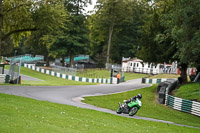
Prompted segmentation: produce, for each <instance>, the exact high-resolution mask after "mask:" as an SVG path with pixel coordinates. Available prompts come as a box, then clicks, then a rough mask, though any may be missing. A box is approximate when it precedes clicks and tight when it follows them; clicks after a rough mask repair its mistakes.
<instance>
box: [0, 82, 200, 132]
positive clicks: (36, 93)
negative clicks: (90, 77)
mask: <svg viewBox="0 0 200 133" xmlns="http://www.w3.org/2000/svg"><path fill="white" fill-rule="evenodd" d="M148 86H150V85H149V84H141V79H135V80H130V81H127V82H125V83H120V84H100V85H84V86H0V93H5V94H11V95H17V96H23V97H28V98H32V99H36V100H41V101H49V102H53V103H60V104H66V105H72V106H76V107H80V108H87V109H92V110H96V111H101V112H106V113H111V114H114V115H119V116H123V117H129V118H134V119H142V120H149V121H155V122H162V123H166V124H173V125H177V126H185V127H191V128H197V129H200V127H193V126H187V125H182V124H176V123H173V122H170V121H164V120H158V119H153V118H147V117H140V116H133V117H131V116H129V115H127V114H116V112H115V111H112V110H109V109H104V108H100V107H95V106H93V105H89V104H85V103H82V102H81V100H84V97H85V96H97V95H108V94H113V93H120V92H125V91H130V90H135V89H139V88H144V87H148ZM116 104H117V103H116Z"/></svg>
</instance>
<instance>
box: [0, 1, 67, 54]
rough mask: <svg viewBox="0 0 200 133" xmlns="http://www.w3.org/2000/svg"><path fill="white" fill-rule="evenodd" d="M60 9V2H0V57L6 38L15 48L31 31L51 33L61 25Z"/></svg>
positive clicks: (62, 16) (61, 7)
mask: <svg viewBox="0 0 200 133" xmlns="http://www.w3.org/2000/svg"><path fill="white" fill-rule="evenodd" d="M62 9H63V4H62V0H39V1H35V0H20V1H16V0H0V55H1V52H2V51H3V49H2V45H4V44H5V43H6V40H7V39H8V38H10V39H11V40H12V42H13V43H14V45H15V46H16V45H18V42H20V40H21V39H22V37H24V36H27V37H28V36H29V35H30V34H31V32H32V31H38V30H40V31H43V32H45V31H47V30H51V31H53V30H54V29H55V28H57V27H58V26H60V25H62V23H63V21H64V19H63V18H64V16H65V12H63V11H64V10H62ZM56 17H58V18H56Z"/></svg>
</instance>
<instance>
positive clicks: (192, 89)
mask: <svg viewBox="0 0 200 133" xmlns="http://www.w3.org/2000/svg"><path fill="white" fill-rule="evenodd" d="M174 93H175V95H174V96H176V97H180V98H183V99H188V100H194V101H198V102H200V84H199V83H190V84H185V85H182V86H181V87H180V88H178V89H177V90H175V92H174Z"/></svg>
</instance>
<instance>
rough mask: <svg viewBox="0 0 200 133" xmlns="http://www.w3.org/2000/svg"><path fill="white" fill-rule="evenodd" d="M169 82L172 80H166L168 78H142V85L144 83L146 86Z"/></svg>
mask: <svg viewBox="0 0 200 133" xmlns="http://www.w3.org/2000/svg"><path fill="white" fill-rule="evenodd" d="M167 80H171V79H166V78H162V79H149V78H142V83H144V84H159V83H161V82H164V81H167Z"/></svg>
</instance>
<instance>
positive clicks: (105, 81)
mask: <svg viewBox="0 0 200 133" xmlns="http://www.w3.org/2000/svg"><path fill="white" fill-rule="evenodd" d="M23 66H24V67H26V68H29V69H32V70H35V71H38V72H41V73H44V74H48V75H51V76H55V77H59V78H63V79H68V80H74V81H80V82H89V83H103V84H113V83H114V84H116V79H115V78H114V77H113V78H110V79H102V78H85V77H78V76H72V75H67V74H62V73H59V72H55V71H51V70H47V69H43V68H40V67H36V66H35V65H33V64H24V65H23Z"/></svg>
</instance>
